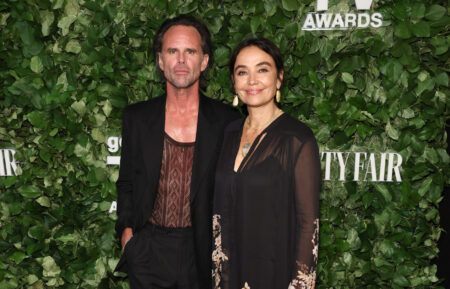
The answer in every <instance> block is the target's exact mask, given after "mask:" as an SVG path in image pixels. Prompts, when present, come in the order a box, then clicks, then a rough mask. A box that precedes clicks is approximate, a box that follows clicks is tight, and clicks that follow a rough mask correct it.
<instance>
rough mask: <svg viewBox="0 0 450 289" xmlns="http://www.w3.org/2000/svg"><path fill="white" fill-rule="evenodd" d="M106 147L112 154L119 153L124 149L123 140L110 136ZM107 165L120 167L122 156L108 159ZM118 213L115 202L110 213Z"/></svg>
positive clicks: (110, 208)
mask: <svg viewBox="0 0 450 289" xmlns="http://www.w3.org/2000/svg"><path fill="white" fill-rule="evenodd" d="M106 145H107V146H108V151H109V152H110V153H113V154H114V153H118V152H119V149H120V148H121V147H122V138H121V137H118V136H110V137H108V140H107V141H106ZM106 165H110V166H118V165H120V156H118V155H115V156H114V155H112V156H107V157H106ZM115 211H117V202H116V201H113V202H112V203H111V206H110V207H109V211H108V213H110V214H111V213H112V212H115Z"/></svg>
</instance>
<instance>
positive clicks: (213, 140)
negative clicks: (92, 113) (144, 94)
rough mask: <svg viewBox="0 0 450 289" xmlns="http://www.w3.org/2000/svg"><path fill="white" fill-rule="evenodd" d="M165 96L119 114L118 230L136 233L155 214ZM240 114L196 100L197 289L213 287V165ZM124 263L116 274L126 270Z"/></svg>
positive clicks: (193, 194) (193, 205)
mask: <svg viewBox="0 0 450 289" xmlns="http://www.w3.org/2000/svg"><path fill="white" fill-rule="evenodd" d="M165 104H166V97H165V96H162V97H158V98H154V99H151V100H148V101H145V102H140V103H136V104H132V105H129V106H128V107H126V108H125V110H124V112H123V124H122V152H121V159H120V170H119V179H118V180H117V183H116V187H117V191H118V202H117V216H118V219H117V222H116V231H117V234H118V237H119V240H120V238H121V236H122V231H123V230H124V229H125V228H126V227H131V228H133V232H138V231H139V230H140V229H142V227H143V226H144V225H145V223H146V222H148V219H149V217H150V216H151V214H152V211H153V204H154V202H155V198H156V194H157V189H158V181H159V175H160V169H161V161H162V151H163V143H164V120H165ZM239 117H240V114H239V113H238V112H237V111H236V110H234V109H233V108H231V107H229V106H227V105H225V104H223V103H220V102H217V101H215V100H212V99H210V98H207V97H205V96H203V95H200V106H199V113H198V122H197V135H196V142H195V149H194V161H193V168H192V179H191V220H192V227H193V230H194V239H195V253H196V262H197V270H198V274H199V284H200V288H202V289H203V288H211V286H212V283H211V250H212V249H211V248H212V221H211V218H212V215H211V214H212V199H213V198H212V197H213V191H214V174H215V168H216V162H217V159H218V156H219V152H220V146H221V144H222V138H223V131H224V128H225V127H226V125H227V124H228V123H229V122H231V121H232V120H234V119H237V118H239ZM124 263H125V261H124V258H121V260H120V261H119V264H118V265H117V268H116V270H120V271H126V266H124V265H125V264H124Z"/></svg>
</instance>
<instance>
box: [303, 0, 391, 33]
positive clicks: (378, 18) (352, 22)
mask: <svg viewBox="0 0 450 289" xmlns="http://www.w3.org/2000/svg"><path fill="white" fill-rule="evenodd" d="M372 2H373V1H372V0H355V4H356V9H357V10H369V9H370V7H371V6H372ZM327 10H328V0H317V3H316V11H317V12H322V11H327ZM317 12H315V13H308V14H307V15H306V20H305V22H304V23H303V26H302V30H308V31H313V30H346V29H350V28H367V27H372V28H378V27H381V25H382V24H383V16H382V15H381V13H372V14H369V13H357V14H356V13H345V14H340V13H317Z"/></svg>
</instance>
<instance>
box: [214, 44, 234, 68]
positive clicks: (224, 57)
mask: <svg viewBox="0 0 450 289" xmlns="http://www.w3.org/2000/svg"><path fill="white" fill-rule="evenodd" d="M229 58H230V50H229V49H228V48H226V47H223V46H222V47H219V48H217V49H216V50H215V51H214V59H215V61H216V63H217V65H218V66H224V65H226V64H227V63H228V59H229Z"/></svg>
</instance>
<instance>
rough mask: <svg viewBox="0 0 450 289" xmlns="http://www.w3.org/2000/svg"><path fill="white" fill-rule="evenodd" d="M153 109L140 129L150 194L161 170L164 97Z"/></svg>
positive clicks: (154, 188)
mask: <svg viewBox="0 0 450 289" xmlns="http://www.w3.org/2000/svg"><path fill="white" fill-rule="evenodd" d="M156 101H157V103H156V105H154V106H153V107H154V109H149V111H148V115H147V116H146V118H145V120H144V122H143V123H144V127H143V128H142V136H141V145H140V147H141V148H142V155H143V159H144V163H145V168H146V171H147V177H148V184H149V189H150V192H156V186H157V184H158V179H159V173H160V170H161V160H162V152H163V146H164V120H165V109H164V108H165V104H166V97H165V96H163V97H160V98H158V99H157V100H156Z"/></svg>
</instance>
